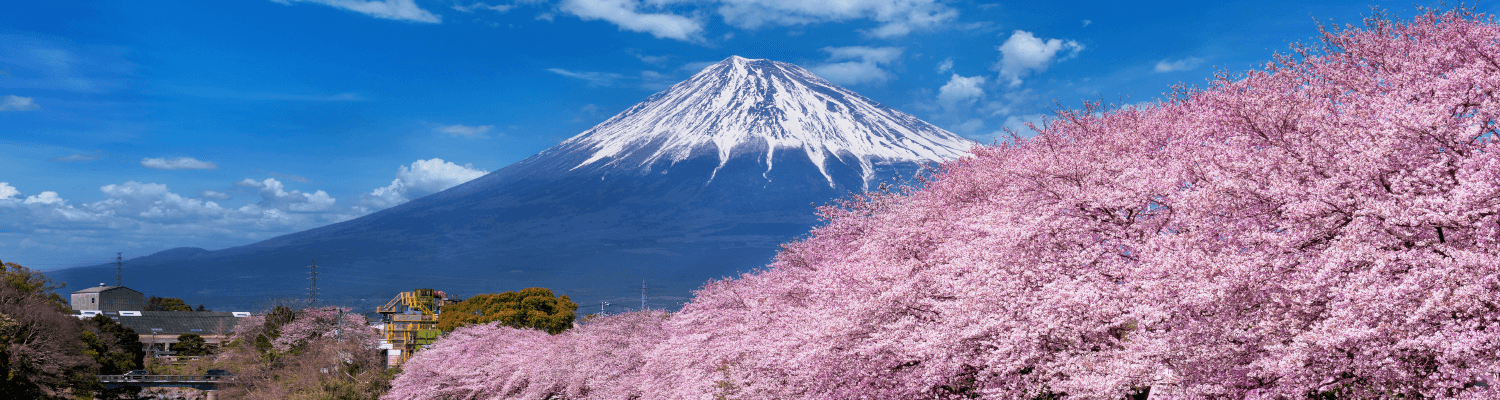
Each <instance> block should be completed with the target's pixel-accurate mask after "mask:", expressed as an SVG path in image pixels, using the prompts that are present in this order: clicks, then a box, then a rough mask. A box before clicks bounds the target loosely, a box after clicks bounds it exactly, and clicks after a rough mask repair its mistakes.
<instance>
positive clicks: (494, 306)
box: [437, 287, 578, 334]
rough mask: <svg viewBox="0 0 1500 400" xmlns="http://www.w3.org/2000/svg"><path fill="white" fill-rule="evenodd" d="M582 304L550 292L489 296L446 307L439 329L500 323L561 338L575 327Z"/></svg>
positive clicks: (527, 290) (546, 290)
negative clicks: (562, 334) (562, 333)
mask: <svg viewBox="0 0 1500 400" xmlns="http://www.w3.org/2000/svg"><path fill="white" fill-rule="evenodd" d="M577 310H578V304H577V303H574V302H573V300H571V299H569V298H568V296H567V295H563V296H554V295H553V294H552V290H550V289H547V288H539V287H536V288H527V289H521V291H518V292H505V293H489V294H480V295H475V296H474V297H470V298H469V299H468V300H464V301H462V302H459V303H458V304H450V305H448V306H446V307H443V313H442V314H440V315H438V323H437V328H438V329H440V330H442V331H444V332H451V331H453V330H454V329H456V328H458V327H462V326H468V325H475V324H484V323H489V322H495V321H499V322H500V325H504V326H509V327H513V328H531V329H540V330H543V331H547V333H551V334H558V333H561V332H562V331H565V330H567V329H568V328H569V327H572V326H573V319H574V318H576V314H575V312H576V311H577Z"/></svg>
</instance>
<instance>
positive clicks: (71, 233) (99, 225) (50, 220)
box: [0, 179, 367, 256]
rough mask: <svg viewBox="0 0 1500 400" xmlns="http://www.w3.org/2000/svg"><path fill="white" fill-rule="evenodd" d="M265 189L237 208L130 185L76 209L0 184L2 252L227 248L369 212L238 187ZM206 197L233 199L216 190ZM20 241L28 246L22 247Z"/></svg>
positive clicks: (261, 185)
mask: <svg viewBox="0 0 1500 400" xmlns="http://www.w3.org/2000/svg"><path fill="white" fill-rule="evenodd" d="M237 184H238V185H240V186H247V187H252V188H258V189H260V190H259V191H260V193H261V195H262V198H261V201H260V202H259V203H254V204H248V205H245V206H243V207H239V208H230V207H224V206H222V205H220V204H219V203H216V202H214V201H207V200H204V199H198V198H189V197H185V196H182V195H179V194H177V193H173V192H172V191H171V190H170V189H169V188H168V187H167V186H166V185H163V184H159V183H141V182H135V181H129V182H125V183H120V184H110V185H104V186H101V187H99V191H100V193H102V194H103V195H104V196H105V198H104V199H103V200H98V201H94V202H89V203H83V204H77V205H74V204H70V202H69V201H68V200H66V199H63V198H62V197H61V196H59V195H58V193H56V192H51V191H45V192H41V193H39V194H37V195H35V196H29V197H26V198H25V200H24V201H23V200H22V199H21V198H20V193H19V191H18V190H16V189H15V188H13V187H10V185H9V184H8V183H0V228H3V229H0V237H4V238H5V239H3V240H0V252H4V253H7V254H23V255H24V254H27V253H30V254H31V255H36V256H45V254H57V253H60V252H71V253H94V252H97V253H106V252H107V253H108V254H114V252H115V251H121V250H124V251H126V252H127V253H128V252H132V251H133V252H135V253H136V254H143V253H147V252H155V251H160V250H164V249H167V248H172V247H180V246H197V247H207V248H222V247H228V246H235V245H243V244H245V243H250V242H255V241H258V240H263V239H267V238H270V237H274V236H279V235H284V234H287V233H291V232H296V231H301V230H306V229H311V228H315V227H319V226H324V225H327V224H331V223H335V222H340V221H344V220H348V219H351V218H354V217H357V216H359V215H361V214H364V213H366V212H367V211H360V210H358V209H357V208H341V207H337V206H335V200H334V199H333V198H332V197H331V196H329V195H328V194H327V193H325V192H323V191H316V192H314V193H311V194H307V193H302V192H298V191H287V190H285V188H283V187H282V185H281V184H280V182H276V181H275V180H270V179H268V180H266V181H255V180H249V179H247V180H244V181H240V182H239V183H237ZM200 196H202V197H204V198H214V199H220V200H222V199H227V198H228V197H229V196H228V195H227V194H224V193H219V192H214V191H202V192H200ZM22 238H24V239H25V240H29V241H30V242H25V243H23V240H22ZM11 239H15V240H11Z"/></svg>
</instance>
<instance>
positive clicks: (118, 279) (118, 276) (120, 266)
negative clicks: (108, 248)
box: [115, 251, 125, 286]
mask: <svg viewBox="0 0 1500 400" xmlns="http://www.w3.org/2000/svg"><path fill="white" fill-rule="evenodd" d="M121 254H124V253H121V252H118V251H117V252H115V286H125V280H124V279H123V278H122V276H123V274H122V272H124V271H125V257H123V256H122V255H121Z"/></svg>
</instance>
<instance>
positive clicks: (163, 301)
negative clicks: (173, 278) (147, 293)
mask: <svg viewBox="0 0 1500 400" xmlns="http://www.w3.org/2000/svg"><path fill="white" fill-rule="evenodd" d="M146 311H193V306H189V305H188V304H187V302H184V301H182V299H178V298H172V297H156V296H151V297H149V298H146Z"/></svg>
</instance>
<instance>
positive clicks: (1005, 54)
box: [995, 30, 1083, 87]
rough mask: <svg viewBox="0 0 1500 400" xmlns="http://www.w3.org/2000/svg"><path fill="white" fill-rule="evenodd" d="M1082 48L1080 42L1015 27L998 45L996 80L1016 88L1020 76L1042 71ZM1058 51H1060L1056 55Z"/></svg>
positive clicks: (1075, 53)
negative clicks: (998, 58)
mask: <svg viewBox="0 0 1500 400" xmlns="http://www.w3.org/2000/svg"><path fill="white" fill-rule="evenodd" d="M1082 50H1083V45H1082V44H1080V43H1078V42H1075V41H1072V40H1068V41H1064V40H1062V39H1047V40H1042V39H1041V38H1038V37H1036V36H1035V35H1032V34H1031V32H1027V31H1021V30H1018V31H1015V33H1012V34H1011V35H1010V39H1006V40H1005V43H1004V44H1001V45H1000V54H1001V56H1000V62H999V63H997V64H995V69H997V70H999V71H1000V79H1002V80H1007V81H1009V82H1010V86H1011V87H1016V86H1019V85H1020V84H1021V77H1023V76H1026V75H1027V74H1030V73H1031V72H1033V71H1035V72H1043V71H1046V70H1047V67H1048V66H1051V65H1052V63H1053V62H1054V61H1060V60H1066V59H1068V58H1071V57H1073V56H1075V55H1078V52H1079V51H1082ZM1058 52H1063V53H1064V54H1063V55H1062V56H1060V57H1059V56H1058Z"/></svg>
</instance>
